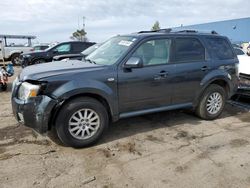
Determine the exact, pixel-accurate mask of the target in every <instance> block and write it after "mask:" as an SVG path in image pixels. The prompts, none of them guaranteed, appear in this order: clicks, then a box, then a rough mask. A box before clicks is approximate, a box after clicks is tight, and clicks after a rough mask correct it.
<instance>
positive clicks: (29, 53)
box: [22, 50, 46, 56]
mask: <svg viewBox="0 0 250 188" xmlns="http://www.w3.org/2000/svg"><path fill="white" fill-rule="evenodd" d="M44 54H46V52H45V51H42V50H39V51H33V52H28V53H23V54H22V55H23V56H25V55H30V56H41V55H44Z"/></svg>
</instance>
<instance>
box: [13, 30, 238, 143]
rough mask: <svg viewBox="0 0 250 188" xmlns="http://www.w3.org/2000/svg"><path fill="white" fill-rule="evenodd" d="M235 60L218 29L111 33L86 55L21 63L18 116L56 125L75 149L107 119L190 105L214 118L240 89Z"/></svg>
mask: <svg viewBox="0 0 250 188" xmlns="http://www.w3.org/2000/svg"><path fill="white" fill-rule="evenodd" d="M237 83H238V59H237V57H236V55H235V53H234V50H233V48H232V46H231V44H230V42H229V40H228V39H227V38H226V37H223V36H220V35H218V34H216V33H215V32H211V33H200V32H197V31H191V30H186V31H171V30H159V31H156V32H139V33H134V34H130V35H123V36H116V37H113V38H111V39H110V40H108V41H107V42H105V43H103V44H102V45H101V46H100V47H99V48H98V49H97V50H96V51H94V52H93V53H91V54H90V55H89V56H87V57H86V59H85V60H83V61H78V60H73V61H69V62H53V63H48V64H43V65H34V66H29V67H27V68H25V69H24V70H23V71H22V72H21V74H20V75H19V76H18V77H17V78H16V80H15V82H14V83H13V92H12V107H13V112H14V115H15V117H16V118H17V120H18V121H19V122H22V123H24V124H25V125H26V126H28V127H32V128H34V129H35V130H37V131H38V132H40V133H46V132H47V131H48V130H50V129H51V128H52V126H55V129H56V131H57V134H58V136H59V138H60V139H61V141H62V142H63V143H64V144H66V145H70V146H72V147H84V146H88V145H91V144H93V143H95V142H96V141H97V140H98V139H99V138H100V137H101V135H102V134H103V132H104V130H105V129H106V128H107V127H108V125H109V122H111V121H117V120H119V119H121V118H127V117H132V116H137V115H142V114H147V113H154V112H160V111H164V110H173V109H180V108H192V109H194V111H195V113H196V114H197V115H198V116H199V117H200V118H202V119H206V120H213V119H215V118H217V117H218V116H219V115H220V114H221V113H222V110H223V108H224V105H225V102H226V100H227V99H228V98H230V97H231V96H232V95H233V94H234V92H235V91H236V89H237Z"/></svg>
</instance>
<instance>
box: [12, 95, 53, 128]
mask: <svg viewBox="0 0 250 188" xmlns="http://www.w3.org/2000/svg"><path fill="white" fill-rule="evenodd" d="M55 105H56V101H55V100H54V99H51V98H50V97H48V96H45V95H41V96H38V97H35V98H32V99H29V100H27V101H23V100H20V99H18V98H16V97H13V98H12V110H13V113H14V116H15V118H16V119H17V121H18V122H20V123H22V124H23V125H25V126H27V127H31V128H33V129H35V130H36V131H37V132H39V133H45V132H47V131H48V129H49V123H50V122H49V120H50V117H51V116H52V110H53V108H54V106H55Z"/></svg>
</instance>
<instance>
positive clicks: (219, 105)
mask: <svg viewBox="0 0 250 188" xmlns="http://www.w3.org/2000/svg"><path fill="white" fill-rule="evenodd" d="M226 99H227V94H226V91H225V89H224V88H222V87H221V86H219V85H217V84H212V85H210V86H209V87H208V88H206V89H205V91H204V93H203V95H202V96H201V99H200V102H199V105H198V106H197V108H196V114H197V115H198V116H199V117H200V118H202V119H205V120H213V119H216V118H218V117H219V116H220V115H221V113H222V111H223V109H224V106H225V103H226Z"/></svg>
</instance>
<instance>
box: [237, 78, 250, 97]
mask: <svg viewBox="0 0 250 188" xmlns="http://www.w3.org/2000/svg"><path fill="white" fill-rule="evenodd" d="M237 94H239V95H245V96H250V75H249V74H240V83H239V87H238V91H237Z"/></svg>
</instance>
